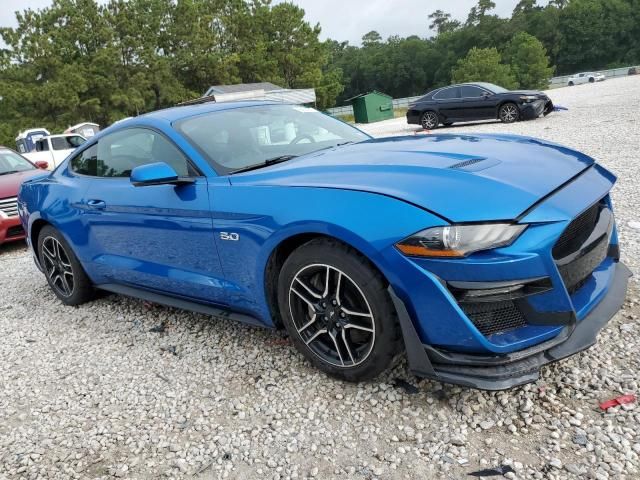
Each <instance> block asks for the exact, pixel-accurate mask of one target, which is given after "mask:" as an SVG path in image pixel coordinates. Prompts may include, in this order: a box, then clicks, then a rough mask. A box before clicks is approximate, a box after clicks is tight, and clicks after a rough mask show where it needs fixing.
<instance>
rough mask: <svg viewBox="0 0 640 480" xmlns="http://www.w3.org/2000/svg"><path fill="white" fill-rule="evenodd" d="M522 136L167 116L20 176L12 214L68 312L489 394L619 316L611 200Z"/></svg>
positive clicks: (318, 118) (247, 116) (181, 110)
mask: <svg viewBox="0 0 640 480" xmlns="http://www.w3.org/2000/svg"><path fill="white" fill-rule="evenodd" d="M614 181H615V177H614V176H613V175H612V174H611V173H609V172H608V171H607V170H605V169H604V168H602V167H601V166H599V165H596V164H595V163H594V160H593V159H591V158H589V157H588V156H586V155H583V154H581V153H579V152H576V151H574V150H571V149H569V148H566V147H563V146H560V145H556V144H553V143H550V142H544V141H541V140H536V139H533V138H525V137H517V136H510V135H456V134H443V135H431V136H427V137H419V138H418V137H396V138H386V139H372V138H370V137H369V136H367V135H366V134H364V133H362V132H361V131H359V130H357V129H355V128H352V127H351V126H349V125H346V124H344V123H342V122H340V121H338V120H335V119H333V118H330V117H328V116H326V115H323V114H321V113H319V112H317V111H315V110H313V109H310V108H306V107H299V106H292V105H282V104H276V103H269V102H240V103H225V104H204V105H198V106H189V107H177V108H172V109H168V110H163V111H158V112H154V113H151V114H148V115H144V116H141V117H138V118H134V119H130V120H126V121H123V122H119V123H117V124H115V125H113V126H112V127H110V128H108V129H107V130H105V131H103V132H101V133H100V134H99V135H98V136H96V137H94V138H93V139H92V140H90V141H89V142H87V143H86V144H85V145H83V146H81V147H80V148H79V149H78V150H76V151H75V152H74V153H73V154H72V155H71V156H70V157H69V158H68V159H66V160H65V161H64V162H63V163H62V164H61V165H60V166H59V167H58V168H57V169H56V170H55V171H54V172H52V173H50V174H43V176H40V177H36V178H34V179H32V180H29V181H27V182H25V183H24V184H23V186H22V188H21V190H20V194H19V198H18V204H19V212H20V216H21V219H22V222H23V225H24V228H25V229H26V230H27V232H28V234H27V238H28V242H29V244H30V246H31V248H32V250H33V252H34V257H35V260H36V263H37V265H38V266H39V268H40V269H41V270H42V271H43V272H44V274H45V275H46V278H47V281H48V283H49V285H50V286H51V288H52V290H53V292H54V293H55V295H57V296H58V298H59V299H60V300H61V301H62V302H63V303H64V304H66V305H79V304H81V303H83V302H86V301H88V300H90V299H91V298H92V297H93V295H94V292H95V289H102V290H107V291H111V292H116V293H120V294H124V295H129V296H133V297H138V298H144V299H148V300H150V301H154V302H158V303H162V304H166V305H170V306H174V307H181V308H185V309H190V310H194V311H198V312H204V313H209V314H212V315H216V316H227V317H230V318H234V319H238V320H241V321H244V322H248V323H251V324H255V325H262V326H266V327H274V328H286V330H287V331H288V333H289V335H290V337H291V339H292V341H293V343H294V345H295V346H296V347H297V349H298V350H299V351H300V352H301V353H302V354H303V355H304V356H305V357H306V358H307V359H308V360H309V361H310V362H311V363H312V364H314V365H316V366H317V367H318V368H320V369H321V370H323V371H325V372H327V373H328V374H331V375H333V376H336V377H339V378H342V379H346V380H352V381H357V380H363V379H368V378H372V377H375V376H376V375H378V374H380V373H381V372H383V371H384V370H385V369H387V368H388V367H389V365H390V364H391V362H392V361H393V359H394V358H395V357H396V356H397V355H398V354H399V353H401V352H402V351H403V349H404V350H405V351H406V354H407V357H408V362H409V367H410V369H411V371H412V372H414V373H416V374H418V375H422V376H426V377H429V378H433V379H438V380H441V381H444V382H450V383H456V384H462V385H469V386H474V387H478V388H484V389H493V390H497V389H504V388H508V387H512V386H515V385H520V384H523V383H527V382H530V381H534V380H535V379H537V378H538V374H539V370H540V367H541V366H542V365H545V364H547V363H550V362H552V361H555V360H558V359H560V358H563V357H566V356H568V355H571V354H574V353H576V352H578V351H580V350H583V349H585V348H587V347H589V346H590V345H592V344H593V343H594V342H595V340H596V336H597V334H598V332H599V331H600V329H601V328H602V327H603V326H604V325H605V324H606V323H607V321H608V320H609V319H610V318H611V317H612V316H613V315H614V314H615V313H616V312H617V311H618V310H619V308H620V306H621V304H622V302H623V300H624V296H625V293H626V287H627V281H628V277H629V275H630V273H629V270H628V269H627V268H626V267H625V266H624V265H623V264H622V263H620V262H619V249H618V239H617V235H616V227H615V222H614V219H613V214H612V208H611V200H610V197H609V190H610V189H611V187H612V186H613V184H614Z"/></svg>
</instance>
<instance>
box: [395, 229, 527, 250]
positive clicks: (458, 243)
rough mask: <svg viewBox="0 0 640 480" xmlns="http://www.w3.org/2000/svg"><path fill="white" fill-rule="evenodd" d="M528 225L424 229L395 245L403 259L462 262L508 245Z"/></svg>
mask: <svg viewBox="0 0 640 480" xmlns="http://www.w3.org/2000/svg"><path fill="white" fill-rule="evenodd" d="M525 228H527V225H514V224H510V223H487V224H483V225H452V226H447V227H434V228H427V229H426V230H422V231H420V232H418V233H415V234H413V235H411V236H410V237H408V238H406V239H404V240H402V241H401V242H398V243H396V247H397V248H398V250H400V251H401V252H402V253H404V254H405V255H410V256H417V257H450V258H461V257H465V256H467V255H469V254H470V253H473V252H477V251H479V250H489V249H492V248H498V247H504V246H506V245H510V244H511V243H513V241H514V240H515V239H516V238H518V236H519V235H520V234H521V233H522V232H523V231H524V229H525Z"/></svg>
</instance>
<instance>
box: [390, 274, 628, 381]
mask: <svg viewBox="0 0 640 480" xmlns="http://www.w3.org/2000/svg"><path fill="white" fill-rule="evenodd" d="M613 268H614V269H615V270H614V272H613V276H612V279H611V283H610V285H609V288H608V291H607V293H606V295H605V296H604V298H602V300H601V301H600V302H599V303H598V305H596V306H595V307H594V308H593V310H592V311H591V312H590V313H589V314H588V315H586V316H585V317H584V318H582V320H579V321H578V320H577V319H576V318H575V316H574V318H573V320H572V321H571V322H570V323H569V324H568V325H566V326H565V327H564V329H563V330H562V332H561V333H560V334H559V335H557V336H556V337H555V338H553V339H551V340H548V341H546V342H543V343H541V344H538V345H535V346H532V347H529V348H526V349H523V350H519V351H516V352H512V353H509V354H504V355H477V354H468V353H458V352H448V351H444V350H439V349H436V348H434V347H432V346H430V345H423V344H422V342H421V341H420V337H419V336H418V333H417V332H416V330H415V327H414V326H413V323H412V322H411V319H410V317H409V314H408V312H407V309H406V307H405V305H404V303H403V302H402V300H400V298H398V297H397V296H396V294H395V292H394V291H393V289H392V288H391V287H389V293H390V295H391V298H392V299H393V302H394V304H395V307H396V310H397V312H398V317H399V320H400V325H401V328H402V333H403V336H404V340H405V347H406V351H407V358H408V362H409V369H410V370H411V372H412V373H414V374H415V375H418V376H420V377H427V378H431V379H434V380H438V381H441V382H445V383H453V384H457V385H464V386H469V387H474V388H479V389H482V390H505V389H508V388H512V387H515V386H518V385H523V384H525V383H530V382H535V381H536V380H537V379H538V377H539V375H540V369H541V367H543V366H544V365H548V364H550V363H553V362H556V361H558V360H561V359H563V358H566V357H569V356H571V355H574V354H576V353H578V352H581V351H582V350H585V349H587V348H589V347H590V346H592V345H593V344H595V342H596V338H597V336H598V333H599V332H600V330H602V328H603V327H604V326H605V325H606V324H607V323H608V322H609V320H610V319H611V318H612V317H613V316H614V315H615V314H616V313H617V312H618V310H620V308H621V306H622V304H623V303H624V299H625V296H626V292H627V284H628V281H629V277H630V276H631V272H630V271H629V269H628V268H627V267H626V266H625V265H624V264H622V263H616V264H615V265H614V267H613Z"/></svg>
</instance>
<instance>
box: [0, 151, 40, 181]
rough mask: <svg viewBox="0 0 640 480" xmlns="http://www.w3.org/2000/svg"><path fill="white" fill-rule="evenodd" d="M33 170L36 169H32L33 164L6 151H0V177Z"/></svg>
mask: <svg viewBox="0 0 640 480" xmlns="http://www.w3.org/2000/svg"><path fill="white" fill-rule="evenodd" d="M35 168H36V167H34V166H33V164H31V163H30V162H28V161H27V160H25V159H24V158H22V157H21V156H20V155H18V154H17V153H15V152H13V151H11V150H6V149H1V150H0V175H7V174H9V173H15V172H23V171H25V170H33V169H35Z"/></svg>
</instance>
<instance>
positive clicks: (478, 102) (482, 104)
mask: <svg viewBox="0 0 640 480" xmlns="http://www.w3.org/2000/svg"><path fill="white" fill-rule="evenodd" d="M460 95H461V97H462V104H463V115H464V117H465V118H466V119H468V120H485V119H488V118H496V100H495V95H493V94H492V93H490V92H489V91H487V90H485V89H483V88H480V87H476V86H475V85H462V86H461V87H460Z"/></svg>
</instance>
